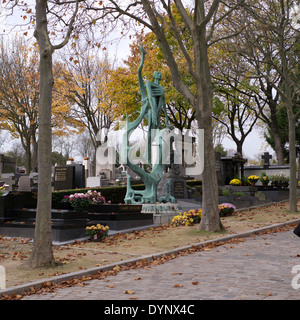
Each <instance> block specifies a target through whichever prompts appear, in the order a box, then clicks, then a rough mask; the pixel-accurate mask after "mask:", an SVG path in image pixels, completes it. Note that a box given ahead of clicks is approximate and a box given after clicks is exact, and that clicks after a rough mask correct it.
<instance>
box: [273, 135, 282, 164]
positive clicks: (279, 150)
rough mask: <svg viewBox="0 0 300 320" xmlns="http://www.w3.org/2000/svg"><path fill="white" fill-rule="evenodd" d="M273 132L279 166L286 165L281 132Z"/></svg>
mask: <svg viewBox="0 0 300 320" xmlns="http://www.w3.org/2000/svg"><path fill="white" fill-rule="evenodd" d="M272 133H273V137H274V148H275V153H276V158H277V163H278V165H279V166H283V165H284V156H283V149H282V141H281V137H280V134H279V133H278V132H276V131H273V130H272Z"/></svg>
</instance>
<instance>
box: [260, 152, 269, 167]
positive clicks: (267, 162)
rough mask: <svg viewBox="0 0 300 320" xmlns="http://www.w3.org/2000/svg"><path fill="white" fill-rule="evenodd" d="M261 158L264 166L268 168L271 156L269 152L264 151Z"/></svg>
mask: <svg viewBox="0 0 300 320" xmlns="http://www.w3.org/2000/svg"><path fill="white" fill-rule="evenodd" d="M261 158H262V159H263V160H264V168H269V166H270V160H271V159H272V156H271V155H270V154H269V152H265V153H264V154H263V155H262V156H261Z"/></svg>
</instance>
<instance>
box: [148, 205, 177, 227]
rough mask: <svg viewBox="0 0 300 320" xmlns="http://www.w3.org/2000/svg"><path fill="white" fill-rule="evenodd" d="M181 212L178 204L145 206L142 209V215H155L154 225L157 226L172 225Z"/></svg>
mask: <svg viewBox="0 0 300 320" xmlns="http://www.w3.org/2000/svg"><path fill="white" fill-rule="evenodd" d="M181 210H182V209H181V206H180V205H179V204H177V203H156V204H143V207H142V213H145V214H153V223H154V224H157V225H161V224H168V223H170V222H171V221H172V219H173V217H174V216H176V215H178V213H179V212H180V211H181Z"/></svg>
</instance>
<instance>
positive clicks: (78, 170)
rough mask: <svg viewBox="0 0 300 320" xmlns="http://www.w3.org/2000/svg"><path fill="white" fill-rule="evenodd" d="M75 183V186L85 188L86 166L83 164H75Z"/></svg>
mask: <svg viewBox="0 0 300 320" xmlns="http://www.w3.org/2000/svg"><path fill="white" fill-rule="evenodd" d="M74 173H75V177H74V184H75V188H78V189H82V188H85V168H84V166H83V165H82V164H75V165H74Z"/></svg>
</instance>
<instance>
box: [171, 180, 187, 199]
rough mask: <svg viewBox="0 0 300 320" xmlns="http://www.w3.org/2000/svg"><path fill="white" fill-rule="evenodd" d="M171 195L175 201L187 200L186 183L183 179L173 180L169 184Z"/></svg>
mask: <svg viewBox="0 0 300 320" xmlns="http://www.w3.org/2000/svg"><path fill="white" fill-rule="evenodd" d="M170 187H171V195H172V196H173V197H174V198H175V199H184V198H187V188H186V181H185V180H184V179H174V180H173V181H172V182H171V185H170Z"/></svg>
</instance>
